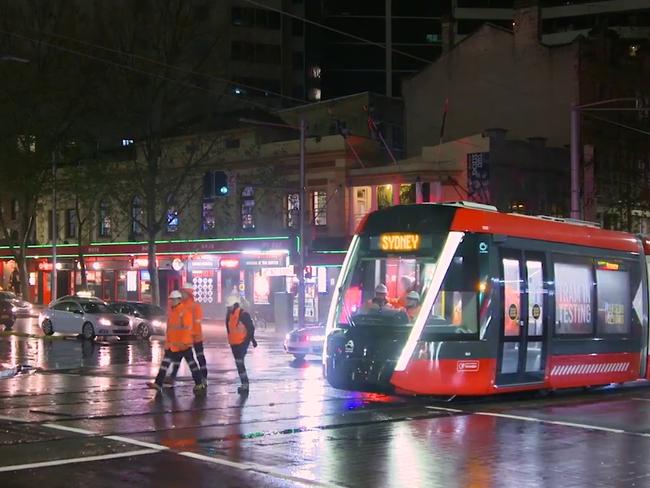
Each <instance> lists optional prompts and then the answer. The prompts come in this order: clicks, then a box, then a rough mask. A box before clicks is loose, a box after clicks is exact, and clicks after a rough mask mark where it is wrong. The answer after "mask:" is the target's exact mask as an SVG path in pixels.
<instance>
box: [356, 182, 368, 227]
mask: <svg viewBox="0 0 650 488" xmlns="http://www.w3.org/2000/svg"><path fill="white" fill-rule="evenodd" d="M352 192H353V199H352V211H353V213H354V224H355V226H357V225H359V222H361V219H363V217H365V215H366V214H367V213H368V212H370V203H371V202H370V200H371V190H370V187H369V186H358V187H355V188H352Z"/></svg>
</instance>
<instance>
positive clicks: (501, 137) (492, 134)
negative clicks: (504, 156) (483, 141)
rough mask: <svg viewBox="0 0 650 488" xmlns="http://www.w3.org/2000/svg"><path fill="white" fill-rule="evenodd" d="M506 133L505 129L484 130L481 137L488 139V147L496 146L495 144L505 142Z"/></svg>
mask: <svg viewBox="0 0 650 488" xmlns="http://www.w3.org/2000/svg"><path fill="white" fill-rule="evenodd" d="M507 133H508V130H507V129H498V128H494V129H485V130H484V131H483V137H489V138H490V146H492V145H493V144H494V145H497V144H502V143H504V142H505V140H506V134H507Z"/></svg>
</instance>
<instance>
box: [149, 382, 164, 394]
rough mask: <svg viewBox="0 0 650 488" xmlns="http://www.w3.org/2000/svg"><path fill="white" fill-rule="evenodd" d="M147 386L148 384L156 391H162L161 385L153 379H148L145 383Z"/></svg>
mask: <svg viewBox="0 0 650 488" xmlns="http://www.w3.org/2000/svg"><path fill="white" fill-rule="evenodd" d="M147 386H148V387H149V388H153V389H154V390H156V391H157V392H158V393H162V391H163V387H162V385H159V384H158V383H156V382H155V381H149V382H148V383H147Z"/></svg>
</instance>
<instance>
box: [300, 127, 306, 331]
mask: <svg viewBox="0 0 650 488" xmlns="http://www.w3.org/2000/svg"><path fill="white" fill-rule="evenodd" d="M305 193H306V192H305V119H304V118H301V119H300V193H299V207H298V208H299V210H300V246H299V249H298V253H299V255H298V328H301V327H304V325H305V217H306V215H305V213H306V212H305V210H306V207H307V205H306V204H307V201H306V200H307V199H306V198H305Z"/></svg>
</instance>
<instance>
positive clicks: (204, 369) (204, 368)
mask: <svg viewBox="0 0 650 488" xmlns="http://www.w3.org/2000/svg"><path fill="white" fill-rule="evenodd" d="M194 353H195V354H196V360H197V361H198V363H199V367H200V368H201V374H203V377H204V378H205V379H206V380H207V379H208V364H207V362H206V361H205V353H204V352H203V342H195V343H194ZM180 367H181V364H180V363H177V364H174V368H173V369H172V372H171V373H170V374H169V376H170V377H171V378H174V379H175V378H176V375H177V374H178V368H180Z"/></svg>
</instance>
